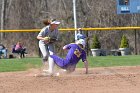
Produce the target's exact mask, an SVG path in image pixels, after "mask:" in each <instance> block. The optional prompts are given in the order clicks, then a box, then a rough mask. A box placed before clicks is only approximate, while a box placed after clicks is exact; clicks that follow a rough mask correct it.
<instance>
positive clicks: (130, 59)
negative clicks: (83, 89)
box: [77, 55, 140, 67]
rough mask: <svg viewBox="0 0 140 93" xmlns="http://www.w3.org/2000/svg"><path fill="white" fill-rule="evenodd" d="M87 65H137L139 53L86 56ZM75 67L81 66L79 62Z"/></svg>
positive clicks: (139, 62) (139, 58)
mask: <svg viewBox="0 0 140 93" xmlns="http://www.w3.org/2000/svg"><path fill="white" fill-rule="evenodd" d="M88 61H89V67H112V66H138V65H140V55H131V56H100V57H92V56H90V57H88ZM77 67H83V63H82V62H79V63H78V65H77Z"/></svg>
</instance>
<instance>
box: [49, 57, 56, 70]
mask: <svg viewBox="0 0 140 93" xmlns="http://www.w3.org/2000/svg"><path fill="white" fill-rule="evenodd" d="M48 61H49V69H48V71H49V72H50V73H53V72H54V66H55V63H54V60H53V58H51V57H49V59H48Z"/></svg>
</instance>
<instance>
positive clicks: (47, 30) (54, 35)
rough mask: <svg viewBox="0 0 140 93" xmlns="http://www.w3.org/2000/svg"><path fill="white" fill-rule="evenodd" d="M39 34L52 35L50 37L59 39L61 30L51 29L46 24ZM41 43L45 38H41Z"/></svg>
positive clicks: (43, 35)
mask: <svg viewBox="0 0 140 93" xmlns="http://www.w3.org/2000/svg"><path fill="white" fill-rule="evenodd" d="M38 36H41V37H46V36H48V37H50V38H53V39H56V40H58V37H59V31H58V29H55V30H54V31H50V26H46V27H44V28H43V29H41V31H40V33H39V34H38ZM39 42H40V43H44V41H43V40H40V41H39Z"/></svg>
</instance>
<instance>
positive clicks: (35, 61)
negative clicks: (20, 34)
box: [0, 55, 140, 72]
mask: <svg viewBox="0 0 140 93" xmlns="http://www.w3.org/2000/svg"><path fill="white" fill-rule="evenodd" d="M88 61H89V67H90V68H92V67H112V66H138V65H140V55H137V56H136V55H131V56H100V57H92V56H89V57H88ZM41 66H42V62H41V58H24V59H0V72H12V71H25V70H27V69H30V68H39V67H41ZM77 67H78V68H82V67H84V65H83V62H79V63H78V65H77Z"/></svg>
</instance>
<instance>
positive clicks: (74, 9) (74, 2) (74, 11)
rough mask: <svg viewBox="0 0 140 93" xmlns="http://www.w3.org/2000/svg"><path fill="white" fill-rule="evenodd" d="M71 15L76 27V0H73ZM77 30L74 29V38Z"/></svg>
mask: <svg viewBox="0 0 140 93" xmlns="http://www.w3.org/2000/svg"><path fill="white" fill-rule="evenodd" d="M73 17H74V28H75V29H77V19H76V0H73ZM76 35H77V30H75V40H77V37H76Z"/></svg>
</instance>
